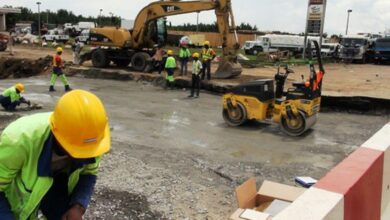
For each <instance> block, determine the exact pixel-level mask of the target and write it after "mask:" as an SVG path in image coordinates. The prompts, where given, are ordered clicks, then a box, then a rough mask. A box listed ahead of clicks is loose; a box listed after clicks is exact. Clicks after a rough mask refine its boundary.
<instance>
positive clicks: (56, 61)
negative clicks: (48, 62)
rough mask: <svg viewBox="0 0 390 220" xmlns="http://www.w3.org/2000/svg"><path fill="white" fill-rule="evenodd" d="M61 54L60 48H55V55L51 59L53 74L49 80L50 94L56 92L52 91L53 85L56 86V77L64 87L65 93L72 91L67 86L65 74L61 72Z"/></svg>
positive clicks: (62, 64) (62, 63) (62, 66)
mask: <svg viewBox="0 0 390 220" xmlns="http://www.w3.org/2000/svg"><path fill="white" fill-rule="evenodd" d="M62 52H63V50H62V48H61V47H57V49H56V55H55V56H54V57H53V73H52V74H51V79H50V88H49V91H50V92H54V91H56V90H55V89H54V85H55V84H56V81H57V77H60V79H61V81H62V83H63V84H64V85H65V91H66V92H68V91H70V90H72V89H71V88H70V86H69V82H68V80H67V79H66V76H65V74H64V73H63V71H62V70H63V68H64V67H65V66H64V62H63V60H62V57H61V55H62Z"/></svg>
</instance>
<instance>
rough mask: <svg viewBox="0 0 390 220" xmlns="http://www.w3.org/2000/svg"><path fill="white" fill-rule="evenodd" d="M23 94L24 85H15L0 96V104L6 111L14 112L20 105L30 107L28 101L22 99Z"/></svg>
mask: <svg viewBox="0 0 390 220" xmlns="http://www.w3.org/2000/svg"><path fill="white" fill-rule="evenodd" d="M23 92H24V85H23V84H21V83H17V84H16V85H15V86H13V87H11V88H8V89H6V90H5V91H4V92H3V94H1V95H0V104H1V105H2V106H3V108H4V109H5V110H6V111H15V109H16V106H19V105H20V104H21V103H25V104H27V105H29V106H30V105H31V102H30V101H27V100H26V99H25V98H23V97H22V95H21V94H22V93H23Z"/></svg>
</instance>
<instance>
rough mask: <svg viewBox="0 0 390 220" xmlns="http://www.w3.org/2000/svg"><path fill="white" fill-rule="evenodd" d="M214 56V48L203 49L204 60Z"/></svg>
mask: <svg viewBox="0 0 390 220" xmlns="http://www.w3.org/2000/svg"><path fill="white" fill-rule="evenodd" d="M213 56H214V50H213V49H211V48H209V49H208V50H206V48H203V51H202V58H203V60H211V59H212V57H213Z"/></svg>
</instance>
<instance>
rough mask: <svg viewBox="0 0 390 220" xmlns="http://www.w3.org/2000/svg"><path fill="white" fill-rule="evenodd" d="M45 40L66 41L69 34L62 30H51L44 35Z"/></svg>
mask: <svg viewBox="0 0 390 220" xmlns="http://www.w3.org/2000/svg"><path fill="white" fill-rule="evenodd" d="M42 40H43V41H55V42H63V43H66V42H68V41H69V35H66V34H64V33H63V31H62V30H58V29H54V30H49V31H48V32H47V34H45V35H43V36H42Z"/></svg>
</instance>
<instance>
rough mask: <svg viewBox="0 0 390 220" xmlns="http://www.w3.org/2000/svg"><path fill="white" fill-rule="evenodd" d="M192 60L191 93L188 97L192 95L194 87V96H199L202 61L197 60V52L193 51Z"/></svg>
mask: <svg viewBox="0 0 390 220" xmlns="http://www.w3.org/2000/svg"><path fill="white" fill-rule="evenodd" d="M192 57H193V58H194V61H193V62H192V86H191V95H190V96H188V97H190V98H192V97H194V94H195V89H196V95H195V98H199V91H200V73H201V71H202V68H203V67H202V62H200V60H199V53H194V54H193V55H192Z"/></svg>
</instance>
